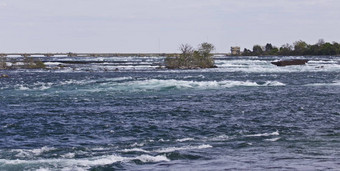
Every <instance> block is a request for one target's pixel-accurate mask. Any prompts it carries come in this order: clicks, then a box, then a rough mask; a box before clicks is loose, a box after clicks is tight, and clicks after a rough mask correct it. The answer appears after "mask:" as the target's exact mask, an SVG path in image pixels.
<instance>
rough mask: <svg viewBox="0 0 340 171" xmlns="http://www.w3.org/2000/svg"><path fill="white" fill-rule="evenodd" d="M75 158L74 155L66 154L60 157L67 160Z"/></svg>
mask: <svg viewBox="0 0 340 171" xmlns="http://www.w3.org/2000/svg"><path fill="white" fill-rule="evenodd" d="M75 156H76V154H75V153H66V154H63V155H61V157H62V158H67V159H72V158H74V157H75Z"/></svg>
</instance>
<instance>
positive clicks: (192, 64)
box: [165, 43, 216, 69]
mask: <svg viewBox="0 0 340 171" xmlns="http://www.w3.org/2000/svg"><path fill="white" fill-rule="evenodd" d="M179 49H180V51H181V52H182V53H181V54H180V55H179V56H177V57H167V58H166V59H165V67H166V68H168V69H197V68H215V67H216V66H215V65H214V59H213V58H212V54H211V52H212V51H213V50H214V49H215V47H214V45H212V44H210V43H202V44H200V45H199V47H198V50H194V48H193V47H192V46H190V45H188V44H182V45H181V46H180V48H179Z"/></svg>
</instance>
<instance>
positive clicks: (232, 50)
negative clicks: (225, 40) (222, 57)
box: [230, 46, 241, 55]
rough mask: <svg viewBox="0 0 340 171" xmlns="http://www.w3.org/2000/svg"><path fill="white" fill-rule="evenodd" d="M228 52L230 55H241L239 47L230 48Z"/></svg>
mask: <svg viewBox="0 0 340 171" xmlns="http://www.w3.org/2000/svg"><path fill="white" fill-rule="evenodd" d="M230 50H231V55H241V48H240V47H239V46H232V47H231V48H230Z"/></svg>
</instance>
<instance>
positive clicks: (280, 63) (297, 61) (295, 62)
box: [271, 59, 308, 66]
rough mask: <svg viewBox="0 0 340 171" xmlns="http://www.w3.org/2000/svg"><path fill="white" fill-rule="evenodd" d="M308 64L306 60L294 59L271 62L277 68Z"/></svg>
mask: <svg viewBox="0 0 340 171" xmlns="http://www.w3.org/2000/svg"><path fill="white" fill-rule="evenodd" d="M307 62H308V60H306V59H293V60H286V61H278V62H271V63H272V64H274V65H276V66H287V65H305V64H306V63H307Z"/></svg>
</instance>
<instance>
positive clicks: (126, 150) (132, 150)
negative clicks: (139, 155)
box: [121, 148, 150, 153]
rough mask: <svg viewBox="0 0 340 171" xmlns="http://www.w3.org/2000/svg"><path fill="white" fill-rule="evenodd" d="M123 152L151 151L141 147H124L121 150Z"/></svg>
mask: <svg viewBox="0 0 340 171" xmlns="http://www.w3.org/2000/svg"><path fill="white" fill-rule="evenodd" d="M121 151H122V152H125V153H128V152H143V153H150V151H146V150H143V149H141V148H132V149H124V150H121Z"/></svg>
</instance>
